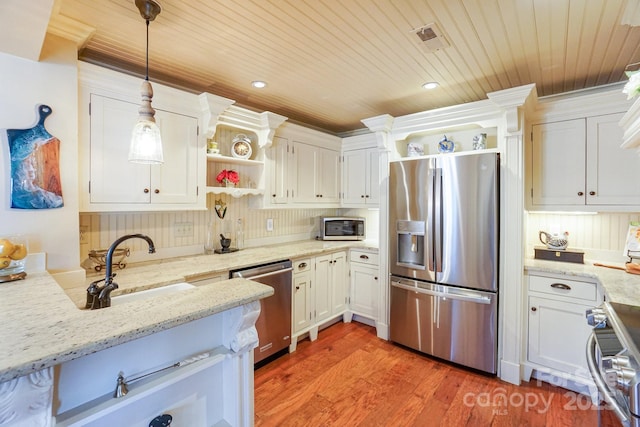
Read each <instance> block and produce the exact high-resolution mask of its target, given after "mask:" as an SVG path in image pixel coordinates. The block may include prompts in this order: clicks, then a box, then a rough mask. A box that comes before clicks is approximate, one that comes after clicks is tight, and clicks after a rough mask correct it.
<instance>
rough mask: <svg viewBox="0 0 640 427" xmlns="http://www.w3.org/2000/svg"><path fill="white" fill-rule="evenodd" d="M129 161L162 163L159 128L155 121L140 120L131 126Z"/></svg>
mask: <svg viewBox="0 0 640 427" xmlns="http://www.w3.org/2000/svg"><path fill="white" fill-rule="evenodd" d="M129 161H130V162H133V163H145V164H160V163H164V158H163V157H162V138H161V136H160V128H159V127H158V125H157V124H156V123H155V122H151V121H148V120H140V121H138V123H136V125H135V126H134V127H133V133H132V134H131V146H130V147H129Z"/></svg>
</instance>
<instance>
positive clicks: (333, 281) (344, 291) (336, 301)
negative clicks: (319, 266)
mask: <svg viewBox="0 0 640 427" xmlns="http://www.w3.org/2000/svg"><path fill="white" fill-rule="evenodd" d="M347 273H348V270H347V253H346V252H337V253H334V254H332V255H331V264H330V274H331V275H330V281H329V288H330V289H331V314H339V313H343V312H344V311H345V310H346V309H347V302H348V300H349V280H348V274H347Z"/></svg>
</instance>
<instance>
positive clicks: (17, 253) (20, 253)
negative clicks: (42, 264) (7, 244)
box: [9, 243, 27, 261]
mask: <svg viewBox="0 0 640 427" xmlns="http://www.w3.org/2000/svg"><path fill="white" fill-rule="evenodd" d="M26 256H27V247H26V246H25V245H23V244H22V243H17V244H16V245H15V249H14V250H13V252H11V255H9V258H11V259H13V260H16V261H17V260H20V259H23V258H24V257H26Z"/></svg>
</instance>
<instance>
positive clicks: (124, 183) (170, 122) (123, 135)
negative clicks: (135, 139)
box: [89, 94, 198, 204]
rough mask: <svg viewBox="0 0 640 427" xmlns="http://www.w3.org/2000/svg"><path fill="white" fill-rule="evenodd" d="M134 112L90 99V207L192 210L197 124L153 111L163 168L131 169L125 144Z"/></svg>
mask: <svg viewBox="0 0 640 427" xmlns="http://www.w3.org/2000/svg"><path fill="white" fill-rule="evenodd" d="M137 110H138V106H137V105H135V104H132V103H129V102H126V101H120V100H117V99H112V98H107V97H103V96H100V95H96V94H92V95H91V118H90V122H91V162H90V165H91V166H90V170H91V183H90V184H91V187H90V193H89V197H90V201H91V204H101V203H105V204H121V203H139V204H150V203H153V204H157V203H161V204H164V203H169V204H195V203H196V201H197V196H198V195H197V191H198V185H197V170H198V169H197V160H198V146H197V144H198V119H197V118H195V117H189V116H185V115H181V114H175V113H171V112H168V111H161V110H158V111H156V123H157V124H158V127H159V128H160V133H161V135H162V146H163V152H164V153H163V157H164V160H165V162H164V163H163V164H162V165H143V164H136V163H130V162H129V161H128V160H127V157H128V154H129V141H130V140H131V129H133V125H135V122H136V119H137Z"/></svg>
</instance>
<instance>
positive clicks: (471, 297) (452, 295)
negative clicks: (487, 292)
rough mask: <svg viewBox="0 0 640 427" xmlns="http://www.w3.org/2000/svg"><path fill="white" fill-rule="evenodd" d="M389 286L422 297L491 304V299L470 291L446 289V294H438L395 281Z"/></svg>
mask: <svg viewBox="0 0 640 427" xmlns="http://www.w3.org/2000/svg"><path fill="white" fill-rule="evenodd" d="M391 286H393V287H396V288H399V289H404V290H406V291H411V292H416V293H419V294H423V295H430V296H435V297H441V298H445V299H446V298H449V299H452V300H460V301H468V302H474V303H477V304H491V298H489V297H487V296H484V295H481V294H478V293H475V292H471V291H459V290H453V289H452V288H447V289H448V291H447V292H438V291H433V290H430V289H424V288H418V287H416V286H409V285H405V284H403V283H401V282H397V281H391Z"/></svg>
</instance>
